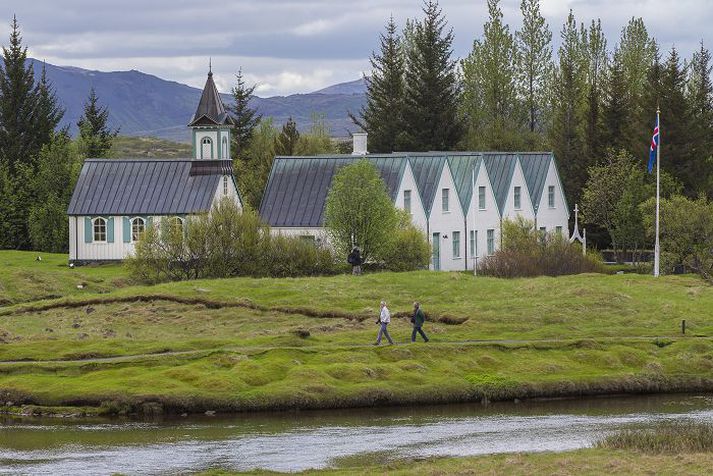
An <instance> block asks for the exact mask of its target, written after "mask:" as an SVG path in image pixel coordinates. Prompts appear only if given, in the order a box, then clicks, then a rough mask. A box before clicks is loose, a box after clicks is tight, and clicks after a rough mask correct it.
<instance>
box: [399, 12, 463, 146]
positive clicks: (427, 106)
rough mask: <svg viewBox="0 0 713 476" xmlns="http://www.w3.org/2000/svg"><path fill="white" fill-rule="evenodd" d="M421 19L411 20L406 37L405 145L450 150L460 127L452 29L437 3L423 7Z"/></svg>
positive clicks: (456, 141) (454, 143) (458, 91)
mask: <svg viewBox="0 0 713 476" xmlns="http://www.w3.org/2000/svg"><path fill="white" fill-rule="evenodd" d="M423 12H424V14H425V18H423V20H421V21H419V22H415V23H414V26H413V33H412V38H407V44H408V50H407V53H406V88H405V91H406V95H405V104H404V132H405V137H404V140H405V148H408V149H411V150H414V151H426V150H452V149H453V148H454V147H455V146H456V144H457V143H458V142H459V141H460V139H461V136H462V134H463V127H462V125H461V123H460V119H459V117H458V101H459V96H460V86H459V84H458V78H457V75H456V62H455V61H454V60H453V59H451V56H452V53H453V50H452V44H453V30H452V29H446V28H447V22H446V19H445V18H444V16H443V14H442V11H441V8H440V7H439V6H438V2H437V1H435V0H428V1H427V2H426V3H425V4H424V6H423Z"/></svg>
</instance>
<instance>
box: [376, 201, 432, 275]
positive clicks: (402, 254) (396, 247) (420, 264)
mask: <svg viewBox="0 0 713 476" xmlns="http://www.w3.org/2000/svg"><path fill="white" fill-rule="evenodd" d="M381 259H382V260H383V262H384V268H385V269H388V270H389V271H414V270H417V269H422V268H426V267H428V263H429V262H430V260H431V245H430V244H429V243H428V240H427V239H426V236H425V235H424V233H423V231H421V230H420V229H419V228H418V227H416V226H415V225H414V224H413V223H412V222H411V215H409V214H408V213H407V212H405V211H402V210H399V224H398V227H397V228H396V229H395V230H394V232H393V233H392V234H391V237H390V242H389V246H388V247H386V249H385V250H384V253H383V255H382V256H381Z"/></svg>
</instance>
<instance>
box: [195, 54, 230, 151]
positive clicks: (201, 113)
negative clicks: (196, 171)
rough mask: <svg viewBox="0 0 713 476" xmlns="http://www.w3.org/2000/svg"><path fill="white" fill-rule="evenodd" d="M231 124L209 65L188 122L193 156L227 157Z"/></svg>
mask: <svg viewBox="0 0 713 476" xmlns="http://www.w3.org/2000/svg"><path fill="white" fill-rule="evenodd" d="M233 126H234V122H233V118H232V117H230V115H229V114H228V113H227V112H226V111H225V106H224V105H223V101H222V100H221V98H220V94H219V93H218V88H216V87H215V82H213V71H212V68H211V67H210V66H209V67H208V79H207V80H206V82H205V87H204V88H203V94H201V100H200V102H199V103H198V109H196V113H195V114H194V115H193V118H192V119H191V122H190V123H189V124H188V127H190V128H191V135H192V139H193V159H194V160H229V159H230V139H231V137H230V132H231V129H232V128H233Z"/></svg>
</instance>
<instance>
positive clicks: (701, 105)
mask: <svg viewBox="0 0 713 476" xmlns="http://www.w3.org/2000/svg"><path fill="white" fill-rule="evenodd" d="M712 69H713V64H711V54H710V51H708V49H707V48H706V47H705V46H704V45H703V42H701V47H700V49H699V50H698V51H696V52H695V53H694V54H693V58H692V59H691V62H690V64H689V74H688V81H687V87H686V92H687V99H688V103H689V105H690V111H691V127H692V130H691V135H692V137H693V140H692V141H691V143H692V146H693V151H692V157H693V160H694V163H695V165H696V172H695V177H696V179H697V180H696V183H694V184H693V186H694V189H695V191H696V192H698V193H705V194H706V195H708V196H711V194H712V192H713V174H711V172H710V170H711V167H712V166H713V84H712V83H711V70H712Z"/></svg>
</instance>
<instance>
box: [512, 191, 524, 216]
mask: <svg viewBox="0 0 713 476" xmlns="http://www.w3.org/2000/svg"><path fill="white" fill-rule="evenodd" d="M512 202H513V207H514V208H515V210H522V187H520V186H519V185H518V186H516V187H513V190H512Z"/></svg>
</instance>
